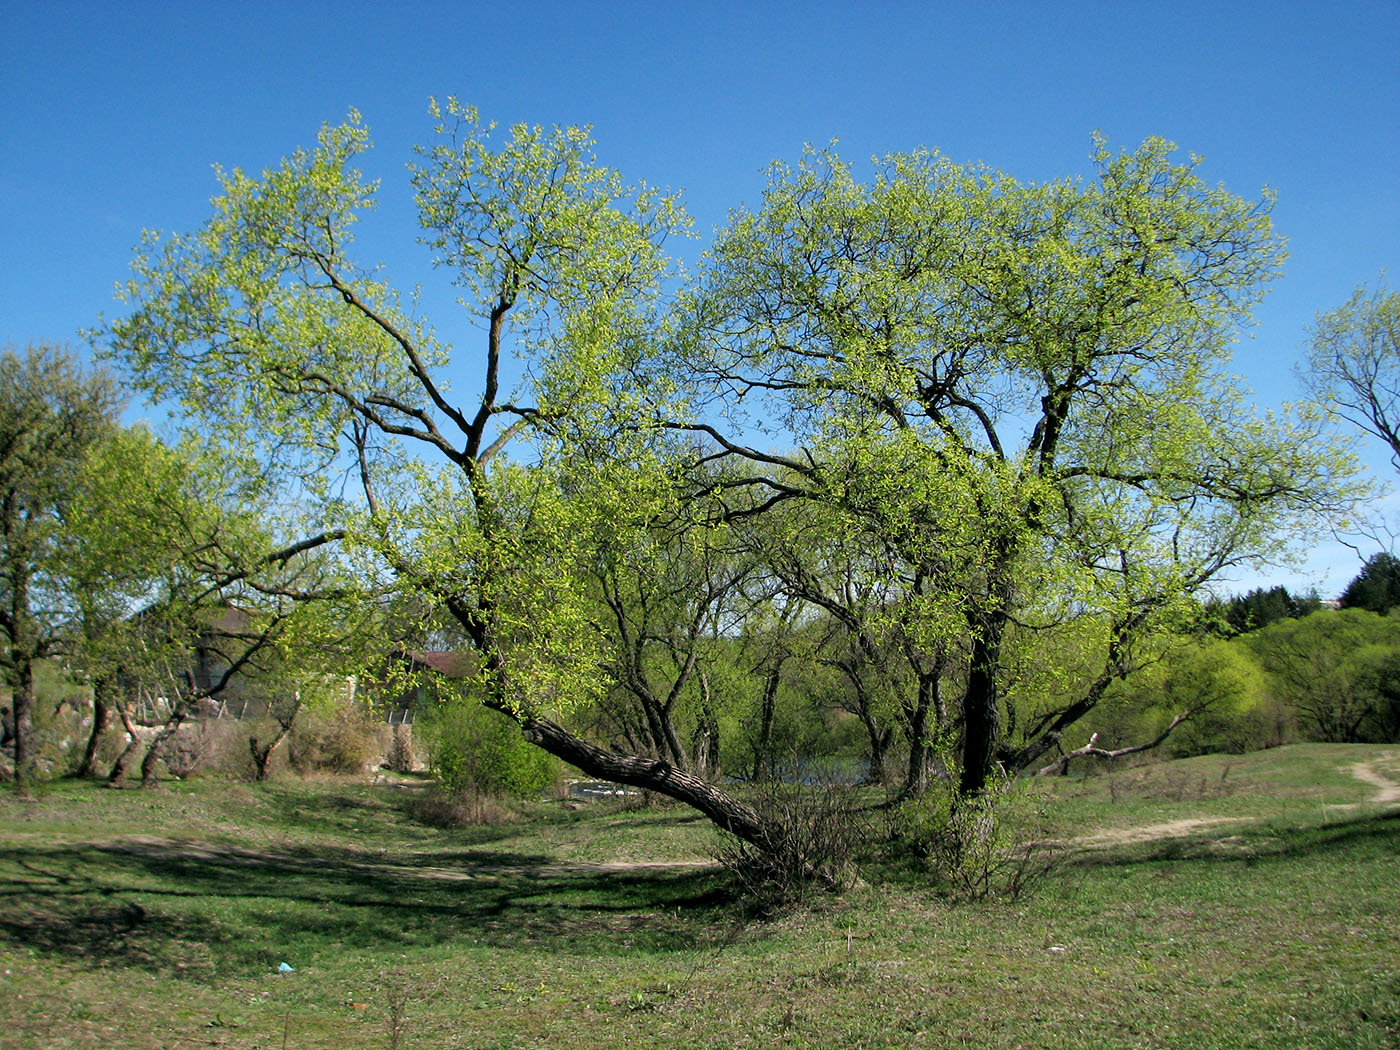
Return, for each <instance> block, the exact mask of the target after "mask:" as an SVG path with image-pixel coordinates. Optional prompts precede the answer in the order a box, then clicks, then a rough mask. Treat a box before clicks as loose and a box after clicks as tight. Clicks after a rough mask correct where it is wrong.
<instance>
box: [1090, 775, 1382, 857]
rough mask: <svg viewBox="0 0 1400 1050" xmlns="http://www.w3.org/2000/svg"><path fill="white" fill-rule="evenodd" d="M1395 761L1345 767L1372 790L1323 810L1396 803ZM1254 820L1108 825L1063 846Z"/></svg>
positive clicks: (1145, 838)
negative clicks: (1359, 799) (1368, 794)
mask: <svg viewBox="0 0 1400 1050" xmlns="http://www.w3.org/2000/svg"><path fill="white" fill-rule="evenodd" d="M1396 760H1397V753H1396V752H1394V751H1386V752H1383V753H1382V754H1381V755H1379V756H1377V757H1376V758H1373V759H1371V760H1370V761H1369V762H1356V763H1354V764H1352V765H1351V766H1348V767H1347V771H1348V772H1349V773H1351V775H1352V776H1354V777H1355V778H1356V779H1357V780H1360V781H1361V782H1362V783H1365V784H1370V785H1371V786H1372V787H1373V788H1375V789H1376V790H1375V793H1374V794H1372V795H1371V797H1370V798H1369V799H1367V800H1366V801H1365V802H1344V803H1324V805H1323V809H1324V811H1327V812H1331V811H1335V810H1355V809H1361V808H1363V807H1366V806H1395V805H1400V780H1397V779H1395V778H1394V777H1393V776H1392V775H1391V774H1389V773H1388V772H1386V767H1393V766H1394V765H1395V764H1396ZM1254 819H1255V818H1253V817H1188V818H1185V819H1183V820H1169V821H1164V822H1163V823H1160V824H1143V825H1140V826H1138V827H1133V828H1110V829H1109V830H1107V831H1096V832H1094V833H1093V834H1091V835H1080V836H1078V837H1077V838H1073V839H1070V840H1069V841H1068V842H1067V843H1066V845H1069V846H1071V847H1073V848H1077V849H1106V848H1108V847H1111V846H1125V845H1129V844H1131V843H1135V842H1152V841H1155V840H1158V839H1174V838H1183V837H1185V836H1187V835H1193V834H1195V833H1196V832H1198V831H1200V830H1201V829H1202V828H1212V827H1220V826H1222V825H1225V824H1241V823H1246V822H1251V821H1253V820H1254Z"/></svg>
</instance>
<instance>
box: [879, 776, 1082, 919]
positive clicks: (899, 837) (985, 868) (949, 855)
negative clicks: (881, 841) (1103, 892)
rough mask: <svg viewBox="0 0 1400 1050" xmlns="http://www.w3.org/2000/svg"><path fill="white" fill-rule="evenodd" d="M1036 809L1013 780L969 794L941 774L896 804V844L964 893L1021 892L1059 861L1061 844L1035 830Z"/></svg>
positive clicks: (1007, 895) (1003, 895)
mask: <svg viewBox="0 0 1400 1050" xmlns="http://www.w3.org/2000/svg"><path fill="white" fill-rule="evenodd" d="M1036 817H1037V814H1036V813H1035V811H1034V810H1033V808H1032V807H1031V806H1030V804H1029V796H1028V795H1027V794H1026V793H1025V791H1024V790H1023V789H1021V788H1019V787H1018V786H1017V785H1016V784H1015V782H1014V781H1012V780H1009V779H1007V780H999V781H995V782H991V783H989V784H988V785H987V787H986V789H985V790H984V791H983V792H982V793H981V794H978V795H967V794H964V793H963V792H962V791H960V790H959V789H958V786H957V783H956V782H955V781H951V780H939V781H935V782H934V783H933V784H932V785H931V786H930V788H929V790H928V791H927V792H925V793H924V794H923V795H922V796H920V797H919V798H914V799H908V800H906V801H905V802H903V803H901V804H900V805H899V806H898V807H896V808H895V809H893V810H891V812H890V840H891V843H892V844H893V846H894V847H895V849H896V850H897V851H900V852H904V853H906V854H908V855H910V856H913V857H915V858H916V859H917V860H919V861H920V862H921V863H923V864H924V865H926V866H927V868H928V870H929V871H930V872H931V873H932V874H933V875H934V877H935V878H936V879H937V880H938V882H939V884H940V885H941V886H942V888H943V889H944V890H945V891H946V892H947V893H948V894H949V895H950V896H952V897H954V898H957V899H961V900H986V899H989V898H995V899H1003V900H1011V901H1015V900H1019V899H1020V898H1021V897H1023V896H1025V895H1026V893H1028V892H1029V891H1030V890H1031V889H1032V888H1033V887H1034V886H1035V885H1036V883H1038V882H1039V881H1040V879H1041V878H1043V877H1044V876H1045V875H1047V874H1048V873H1049V872H1050V871H1051V870H1052V869H1053V868H1054V866H1055V864H1056V863H1057V862H1058V859H1059V858H1058V851H1057V850H1056V849H1055V848H1054V847H1052V846H1049V845H1047V844H1046V843H1044V842H1041V841H1038V840H1037V838H1036V836H1035V835H1034V834H1033V830H1034V827H1035V824H1036Z"/></svg>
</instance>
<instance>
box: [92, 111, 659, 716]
mask: <svg viewBox="0 0 1400 1050" xmlns="http://www.w3.org/2000/svg"><path fill="white" fill-rule="evenodd" d="M433 115H434V117H435V119H437V120H438V122H439V125H438V132H439V138H438V142H437V144H436V145H433V146H431V147H430V148H425V149H423V150H420V153H419V162H418V163H417V164H416V165H415V166H414V167H413V182H414V186H415V188H416V190H417V193H418V202H419V206H420V214H421V219H422V224H423V229H424V233H423V238H422V239H423V241H424V242H425V243H426V244H427V245H428V246H429V247H430V248H431V249H432V250H433V251H434V254H435V260H436V262H437V263H438V264H439V265H444V266H447V267H449V268H451V269H452V271H453V272H454V274H455V277H456V280H457V282H458V284H459V285H460V286H461V287H462V288H463V289H464V298H463V300H462V305H463V306H464V307H465V309H466V310H467V312H468V314H469V315H470V317H471V318H472V320H473V321H474V322H476V323H477V324H479V325H480V327H481V329H482V330H483V332H484V346H483V347H482V351H484V352H481V353H480V354H479V356H478V357H477V360H478V361H480V363H481V372H480V376H479V387H478V390H477V391H476V393H475V395H468V396H469V397H475V399H476V400H475V404H474V405H472V404H471V403H470V402H468V404H467V405H466V407H464V405H463V402H461V401H459V400H458V397H459V396H460V395H457V394H454V393H453V392H451V390H450V389H449V378H452V379H456V378H457V375H458V372H459V371H460V362H461V361H462V360H464V359H465V351H464V350H463V349H461V348H457V349H455V350H454V348H450V347H447V346H444V345H442V344H440V343H439V342H438V341H437V339H436V337H435V336H434V334H433V332H432V331H431V330H430V329H429V328H428V327H427V325H426V324H425V323H424V322H423V321H422V320H421V319H420V318H419V317H418V314H417V310H416V307H405V306H404V305H403V304H402V302H401V300H400V298H399V297H398V296H397V295H396V294H395V293H394V292H393V291H392V290H391V289H390V288H389V287H388V285H387V284H385V283H384V282H383V281H382V280H381V279H380V278H379V277H378V276H376V275H375V273H374V272H373V271H371V270H367V269H365V268H364V267H362V266H361V265H359V264H358V263H357V262H356V261H355V260H354V259H353V258H352V256H351V254H350V249H351V247H352V233H353V229H354V226H355V224H356V223H357V222H358V221H359V219H360V218H361V216H362V215H363V214H364V213H365V212H367V211H368V210H369V209H370V208H371V207H372V206H373V203H374V198H375V194H376V192H377V187H376V186H375V185H374V184H372V183H369V182H367V181H366V180H365V179H364V178H363V177H362V176H361V175H360V173H359V172H358V170H357V169H356V167H355V165H356V159H357V157H359V155H361V154H362V153H363V152H364V151H365V150H366V149H368V148H369V135H368V131H367V130H366V129H365V127H364V126H363V124H362V123H361V122H360V120H359V117H358V116H357V115H356V114H353V113H352V114H351V116H350V118H349V120H347V122H346V123H344V124H342V125H340V126H338V127H327V128H325V129H323V131H322V132H321V134H320V136H319V138H318V142H317V145H316V146H315V147H314V148H313V149H310V150H301V151H298V152H296V153H294V154H292V155H291V156H290V157H288V158H287V159H286V160H285V161H284V162H283V163H282V164H281V165H280V166H279V167H277V168H275V169H272V170H269V171H266V172H263V173H262V175H261V176H260V177H257V178H254V177H252V176H249V175H247V174H245V173H243V172H241V171H234V172H233V173H231V174H228V175H223V176H221V180H222V193H221V195H220V196H219V197H217V198H216V199H215V201H214V214H213V216H212V217H211V218H210V220H209V221H208V222H206V223H205V225H204V226H203V227H202V228H201V229H200V230H199V231H197V232H196V233H195V234H193V235H189V236H176V237H170V238H159V237H151V238H149V239H148V242H147V245H146V248H145V250H144V251H143V252H142V254H141V256H139V257H138V259H137V261H136V264H135V270H136V277H135V279H134V280H133V281H131V282H130V283H129V284H128V286H127V289H126V296H127V299H128V301H129V302H130V303H131V305H132V307H133V309H132V312H131V314H130V315H129V316H128V317H126V318H124V319H122V320H120V321H118V322H116V323H114V324H112V325H111V326H110V327H109V328H108V329H107V331H106V332H105V333H104V335H105V337H106V339H107V340H108V341H109V343H110V345H111V347H112V350H113V353H114V354H115V355H117V356H118V357H119V358H120V359H121V360H123V362H124V363H125V364H126V365H127V366H128V367H129V368H130V369H131V370H132V371H133V372H134V373H135V374H136V376H137V377H138V379H139V382H140V383H141V384H142V385H143V387H144V388H145V389H147V390H148V391H150V392H151V393H153V394H155V395H156V396H178V397H179V398H180V399H181V402H182V404H184V406H185V407H186V410H187V411H188V412H189V413H190V414H191V417H192V418H193V419H194V420H196V421H198V422H199V423H200V424H201V425H202V426H204V427H205V428H207V429H212V430H213V431H215V432H218V433H221V434H223V435H224V436H225V437H226V438H230V439H232V438H236V440H237V443H238V447H242V448H246V449H248V450H249V451H250V453H253V454H256V455H257V457H258V458H259V460H260V461H261V462H262V463H263V464H264V465H265V466H266V467H268V468H269V469H274V468H275V469H276V470H277V471H278V473H277V475H276V477H277V478H278V479H280V480H281V481H282V483H284V484H286V483H294V484H296V485H297V486H299V489H300V491H301V492H302V493H303V494H304V495H305V497H306V499H307V500H308V502H309V504H310V505H311V507H312V509H313V513H314V514H315V515H316V516H317V517H318V518H319V525H320V526H321V527H344V528H346V529H347V530H348V531H349V534H350V535H349V539H350V541H351V550H352V557H356V558H357V559H358V560H357V565H358V567H359V568H360V570H361V571H362V572H365V573H366V574H372V575H373V576H376V577H380V576H382V575H383V574H384V572H385V570H386V569H387V570H388V572H389V573H390V574H392V577H393V579H395V580H396V581H397V583H398V584H399V585H400V586H401V587H402V588H403V590H404V591H405V593H411V594H416V595H418V596H420V598H422V599H426V602H427V604H428V605H430V606H434V607H437V608H443V607H445V608H447V609H448V611H449V612H450V614H451V615H452V616H454V617H455V618H456V619H458V620H460V621H462V623H463V625H464V627H466V629H467V630H468V633H469V634H470V635H471V636H472V640H473V643H474V644H476V645H477V646H478V647H479V648H482V649H484V650H486V651H489V652H491V653H492V654H493V656H492V658H491V659H488V660H484V661H483V662H482V664H481V667H482V670H483V673H484V674H486V675H487V676H489V677H491V678H492V679H493V685H492V691H493V695H494V701H493V702H497V703H500V704H502V705H506V706H509V707H510V708H512V709H513V710H515V711H517V712H522V711H525V710H544V709H550V710H554V709H562V708H566V707H569V706H572V705H574V704H577V703H579V702H581V701H582V700H585V699H587V698H589V697H592V696H594V695H596V693H597V688H598V687H597V683H596V672H595V671H594V670H593V669H592V668H593V666H594V665H595V664H596V661H594V660H592V659H591V653H590V651H588V650H587V639H586V635H587V631H586V630H585V624H584V620H583V613H582V608H583V605H582V602H583V596H582V594H581V592H580V587H579V583H578V581H579V576H578V574H577V573H575V572H574V569H575V567H576V565H577V562H578V559H579V557H580V556H581V554H582V545H583V543H584V541H585V540H586V538H587V537H589V536H590V535H592V534H595V533H596V532H597V531H598V530H597V527H596V525H595V524H594V522H595V521H596V515H597V514H599V513H603V512H605V511H606V510H607V506H606V504H607V499H608V498H609V497H608V495H607V493H605V492H601V491H600V490H599V489H598V488H597V485H598V484H600V483H605V481H606V479H605V478H603V477H601V476H600V472H602V471H606V469H607V467H606V464H603V465H601V466H600V467H599V468H598V469H597V470H590V469H589V467H588V463H587V460H588V455H587V453H588V452H590V451H598V450H599V449H603V448H605V447H606V449H607V454H608V456H610V457H611V456H613V455H617V456H618V457H620V458H622V459H623V460H626V459H627V458H628V455H629V450H630V449H631V447H632V445H634V444H635V441H633V439H632V438H630V437H629V436H628V434H626V433H623V432H621V431H620V430H619V428H618V422H619V421H620V420H629V419H631V418H632V416H633V415H634V408H635V403H636V399H637V397H639V396H640V395H639V393H638V390H639V389H640V385H641V384H642V383H643V382H644V381H645V380H647V379H649V378H652V379H654V377H648V376H646V375H645V369H644V368H643V367H642V366H641V357H640V355H641V353H642V349H643V346H642V344H643V342H644V340H645V338H650V336H651V335H652V334H654V328H653V326H652V325H651V324H650V321H651V319H652V318H653V316H654V314H655V301H656V296H657V290H658V287H659V285H658V282H659V279H660V278H661V276H662V275H663V274H664V272H665V267H666V263H665V260H664V257H663V256H662V255H661V254H660V250H659V243H660V241H661V240H662V238H663V237H664V236H665V235H666V234H667V233H669V232H673V231H679V230H683V229H684V226H685V219H684V217H683V215H682V214H681V213H680V211H679V209H678V206H677V205H676V203H675V201H674V199H672V198H671V197H669V196H666V195H664V194H660V193H657V192H655V191H652V190H649V189H647V188H645V187H641V188H637V189H633V188H631V187H628V186H626V185H624V184H623V183H622V181H621V180H620V178H619V177H618V175H617V174H616V173H615V172H612V171H610V170H608V169H605V168H601V167H599V166H598V165H597V164H596V163H594V161H593V160H592V156H591V142H590V140H589V138H588V135H587V133H586V132H584V131H579V130H576V129H563V130H556V131H553V132H546V131H543V130H541V129H539V128H531V127H527V126H518V127H515V128H512V129H510V131H509V132H508V134H506V135H505V137H504V141H497V140H496V139H495V138H493V129H492V127H491V126H489V125H483V124H482V123H481V122H480V121H479V120H478V119H477V117H476V114H475V112H474V111H472V110H471V109H470V108H468V107H464V106H460V105H458V104H457V103H456V102H450V103H448V104H447V105H446V106H442V107H439V106H437V105H434V107H433ZM512 352H515V353H518V354H520V355H522V356H523V358H524V359H525V364H526V368H525V377H524V379H523V381H522V382H521V384H520V385H519V387H518V388H516V389H513V390H512V389H508V388H507V387H505V386H504V385H503V384H504V378H505V377H504V376H503V373H502V358H503V356H509V355H510V354H511V353H512ZM454 357H455V360H456V362H458V364H456V365H454V364H453V359H454ZM655 386H656V384H653V389H652V390H650V391H649V394H651V395H656V394H659V393H662V391H661V390H658V389H655ZM565 436H568V437H569V438H570V439H571V443H570V444H569V446H568V451H570V453H571V454H572V453H574V452H580V451H581V452H583V453H584V455H581V456H578V457H577V458H576V459H575V460H574V461H573V462H572V463H564V462H563V461H562V460H561V458H560V452H561V448H562V447H563V446H561V444H560V439H561V438H563V437H565ZM526 440H528V441H529V442H530V446H529V447H528V448H525V449H524V451H523V454H522V455H521V457H520V458H519V459H515V460H508V459H506V458H505V457H504V456H502V455H501V453H502V452H503V451H504V450H505V449H507V448H508V447H509V446H510V445H511V444H512V443H513V442H517V443H518V442H521V441H526ZM327 468H329V469H327ZM342 470H348V472H349V473H350V476H351V477H352V478H353V479H354V483H355V488H353V489H350V490H348V491H347V490H346V489H345V488H343V487H340V486H339V485H336V484H333V483H332V482H333V480H334V479H336V478H337V476H338V475H340V472H341V471H342ZM356 489H358V491H356ZM600 500H601V501H602V502H601V503H600V502H599V501H600ZM354 552H359V553H358V554H356V553H354Z"/></svg>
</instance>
